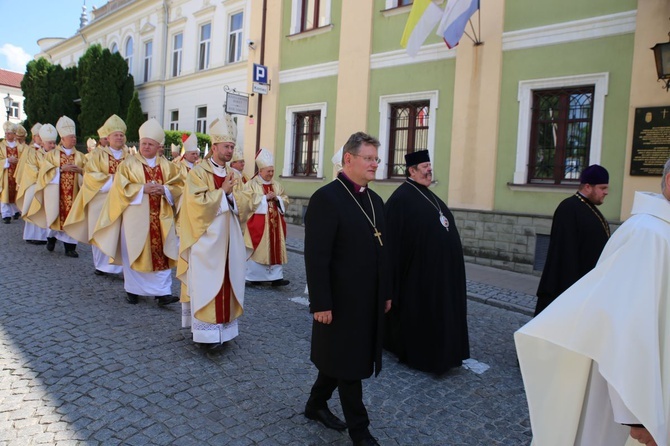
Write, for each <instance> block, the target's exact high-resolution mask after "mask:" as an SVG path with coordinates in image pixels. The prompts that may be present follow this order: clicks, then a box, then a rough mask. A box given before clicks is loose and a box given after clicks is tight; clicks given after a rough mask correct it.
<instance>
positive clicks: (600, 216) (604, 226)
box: [575, 192, 610, 238]
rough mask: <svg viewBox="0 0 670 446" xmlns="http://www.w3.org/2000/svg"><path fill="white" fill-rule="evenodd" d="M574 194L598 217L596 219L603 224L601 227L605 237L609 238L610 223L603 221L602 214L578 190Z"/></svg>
mask: <svg viewBox="0 0 670 446" xmlns="http://www.w3.org/2000/svg"><path fill="white" fill-rule="evenodd" d="M575 195H576V196H577V198H579V201H581V202H582V203H584V204H585V205H586V206H588V208H589V209H591V212H593V213H594V214H595V216H596V217H598V220H599V221H600V224H601V225H602V226H603V229H604V230H605V234H607V237H608V238H609V236H610V225H609V224H607V222H606V221H605V219H604V217H603V216H602V214H601V213H600V212H598V210H596V209H594V208H593V205H592V204H591V202H589V201H586V199H585V198H584V197H582V194H580V193H579V192H575Z"/></svg>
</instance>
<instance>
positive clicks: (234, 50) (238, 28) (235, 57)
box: [227, 12, 244, 63]
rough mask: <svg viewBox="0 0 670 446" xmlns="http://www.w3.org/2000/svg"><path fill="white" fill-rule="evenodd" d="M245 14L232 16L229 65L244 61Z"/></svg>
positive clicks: (229, 37) (229, 33)
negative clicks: (243, 33)
mask: <svg viewBox="0 0 670 446" xmlns="http://www.w3.org/2000/svg"><path fill="white" fill-rule="evenodd" d="M243 18H244V16H243V13H241V12H238V13H237V14H232V15H231V16H230V20H229V28H228V29H229V31H228V59H227V60H228V63H233V62H238V61H239V60H240V59H242V24H243Z"/></svg>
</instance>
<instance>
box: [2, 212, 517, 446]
mask: <svg viewBox="0 0 670 446" xmlns="http://www.w3.org/2000/svg"><path fill="white" fill-rule="evenodd" d="M0 230H1V231H0V232H1V237H0V256H1V258H2V263H3V265H4V267H3V268H2V271H1V272H0V293H1V295H2V300H1V301H0V321H1V324H0V366H1V367H0V445H21V446H25V445H32V444H47V445H59V446H61V445H75V444H81V445H94V444H104V445H113V444H124V445H168V444H174V445H219V446H220V445H229V446H242V445H267V446H269V445H342V446H344V445H349V444H350V441H349V438H348V436H347V434H346V433H338V432H335V431H332V430H329V429H326V428H324V427H323V426H321V425H320V424H318V423H316V422H313V421H309V420H307V419H305V418H304V416H303V415H302V410H303V408H304V404H305V401H306V399H307V395H308V393H309V389H310V386H311V384H312V382H313V380H314V378H315V376H316V370H315V368H314V367H313V365H312V364H311V362H310V361H309V345H310V327H311V317H310V314H309V312H308V308H307V306H306V305H305V301H306V296H305V295H304V289H305V279H304V264H303V258H302V255H301V254H299V253H298V252H295V251H294V250H292V251H291V252H290V253H289V259H290V263H289V264H288V265H287V266H286V268H285V277H286V278H288V279H289V280H290V281H291V284H290V285H289V286H288V287H285V288H282V289H278V288H271V287H264V286H257V287H247V291H246V301H245V314H244V315H243V316H242V318H241V319H240V335H239V336H238V337H237V338H236V339H234V340H233V341H231V342H229V343H227V344H226V345H225V347H224V348H223V349H222V350H221V351H218V352H215V353H208V352H206V351H204V350H202V349H200V348H199V347H198V346H196V345H195V344H194V343H193V342H192V341H191V334H190V331H189V330H188V329H181V328H180V320H181V317H180V306H179V304H173V305H171V306H170V307H169V308H159V307H157V305H156V304H155V303H154V302H153V301H150V300H149V299H147V298H140V303H139V304H138V305H128V304H127V303H126V302H125V300H124V291H123V280H122V278H121V277H99V276H96V275H94V274H93V271H94V269H93V264H92V260H91V250H90V247H89V246H86V245H80V246H79V248H78V252H79V254H80V258H79V259H72V258H67V257H65V256H64V255H63V245H62V244H61V243H60V242H59V243H58V244H57V245H56V250H55V251H54V252H48V251H47V250H46V249H45V247H44V246H34V245H29V244H26V243H25V242H24V241H23V240H22V237H21V234H22V230H23V224H21V222H20V221H19V222H17V221H14V222H12V224H11V225H2V227H0ZM178 285H179V284H178V281H176V280H175V281H174V282H173V292H174V293H175V294H177V293H178V290H179V286H178ZM528 320H529V317H528V316H527V315H525V314H522V313H520V312H515V311H510V310H508V309H504V308H499V307H496V306H492V305H487V304H483V303H480V302H476V301H472V300H471V301H469V328H470V343H471V354H472V358H473V359H474V360H476V361H472V362H470V363H469V364H468V366H467V367H461V368H459V369H457V370H453V371H451V372H450V373H448V374H446V375H445V376H440V377H435V376H432V375H428V374H425V373H421V372H417V371H414V370H411V369H409V368H407V367H405V366H404V365H402V364H399V363H397V362H396V361H395V359H394V358H393V357H392V356H390V355H388V354H385V356H384V361H385V362H384V369H383V371H382V373H381V375H380V376H379V377H378V378H371V379H368V380H365V381H364V397H365V403H366V405H367V407H368V410H369V412H370V417H371V432H372V434H373V435H375V436H376V437H377V438H378V440H379V442H380V443H381V444H382V445H449V446H451V445H467V446H472V445H486V446H490V445H506V446H519V445H527V444H529V442H530V429H529V420H528V411H527V408H526V401H525V396H524V392H523V385H522V381H521V376H520V373H519V369H518V367H517V362H516V355H515V352H514V344H513V340H512V333H513V332H514V331H515V330H516V329H517V328H519V327H520V326H521V325H523V324H524V323H525V322H526V321H528ZM331 408H332V410H333V411H334V412H335V413H336V414H338V415H340V416H341V409H340V406H339V401H338V400H337V399H335V400H334V401H333V403H332V404H331Z"/></svg>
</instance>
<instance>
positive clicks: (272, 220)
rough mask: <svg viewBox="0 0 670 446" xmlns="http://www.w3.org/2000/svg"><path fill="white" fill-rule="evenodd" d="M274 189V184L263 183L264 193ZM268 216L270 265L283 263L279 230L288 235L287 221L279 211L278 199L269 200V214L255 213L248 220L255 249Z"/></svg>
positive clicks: (248, 227)
mask: <svg viewBox="0 0 670 446" xmlns="http://www.w3.org/2000/svg"><path fill="white" fill-rule="evenodd" d="M273 190H274V189H273V188H272V184H263V194H267V193H268V192H270V191H273ZM266 217H267V222H268V225H269V228H268V235H269V239H270V240H269V242H270V265H281V264H282V257H281V252H282V245H281V240H282V237H281V233H280V232H279V231H283V233H284V236H286V221H285V220H284V216H283V215H281V214H280V213H279V207H278V204H277V201H276V200H270V201H268V213H267V216H266V215H261V214H254V215H252V216H251V218H249V220H248V221H247V229H248V230H249V235H250V236H251V243H252V244H253V246H254V249H256V248H258V245H259V243H260V242H261V239H262V238H263V234H264V233H265V221H266Z"/></svg>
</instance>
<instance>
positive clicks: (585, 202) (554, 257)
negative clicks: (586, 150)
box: [535, 164, 610, 316]
mask: <svg viewBox="0 0 670 446" xmlns="http://www.w3.org/2000/svg"><path fill="white" fill-rule="evenodd" d="M579 182H580V184H579V189H578V190H577V192H575V193H574V195H572V196H570V197H568V198H566V199H565V200H563V201H562V202H561V203H560V204H559V205H558V207H557V208H556V211H555V212H554V217H553V220H552V222H551V236H550V238H549V250H548V252H547V261H546V263H545V265H544V269H543V271H542V278H541V279H540V285H539V286H538V288H537V305H536V306H535V316H537V315H538V314H540V312H542V310H544V309H545V308H547V306H549V304H551V303H552V302H553V301H554V299H556V298H557V297H558V295H559V294H561V293H562V292H563V291H565V290H567V289H568V288H570V286H572V284H574V283H575V282H577V281H578V280H579V279H581V278H582V277H583V276H584V275H585V274H586V273H588V272H589V271H591V270H592V269H593V267H594V266H596V263H597V262H598V258H599V257H600V253H601V252H602V251H603V248H604V247H605V244H606V243H607V240H608V239H609V237H610V227H609V224H608V223H607V220H606V219H605V217H604V216H603V214H601V213H600V211H599V210H598V208H597V206H600V205H601V204H603V202H604V201H605V197H606V196H607V193H608V190H609V173H608V172H607V170H606V169H605V168H604V167H602V166H599V165H597V164H593V165H591V166H589V167H587V168H586V169H584V171H583V172H582V174H581V175H580V181H579Z"/></svg>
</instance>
